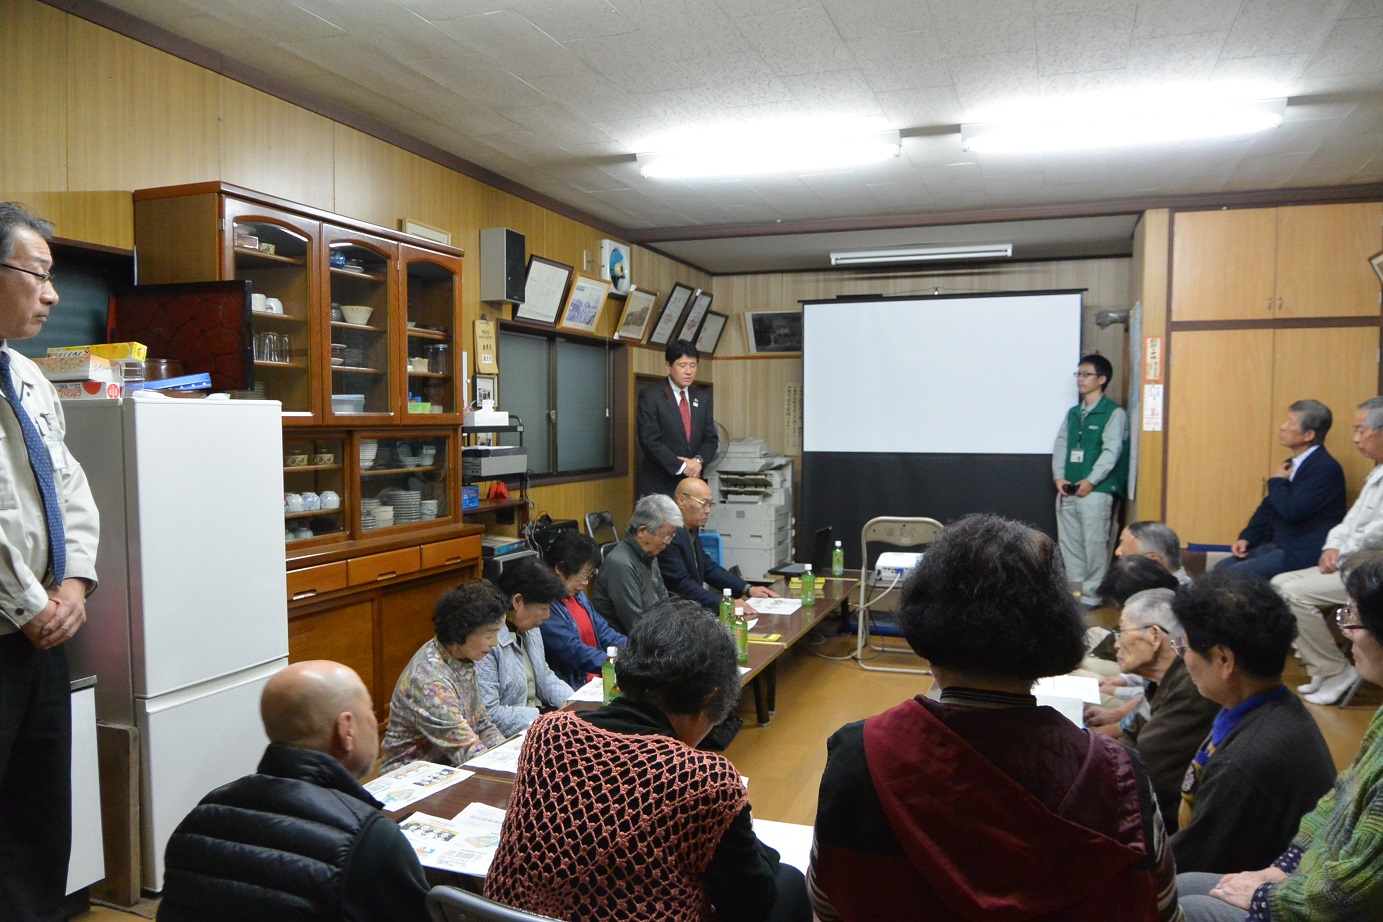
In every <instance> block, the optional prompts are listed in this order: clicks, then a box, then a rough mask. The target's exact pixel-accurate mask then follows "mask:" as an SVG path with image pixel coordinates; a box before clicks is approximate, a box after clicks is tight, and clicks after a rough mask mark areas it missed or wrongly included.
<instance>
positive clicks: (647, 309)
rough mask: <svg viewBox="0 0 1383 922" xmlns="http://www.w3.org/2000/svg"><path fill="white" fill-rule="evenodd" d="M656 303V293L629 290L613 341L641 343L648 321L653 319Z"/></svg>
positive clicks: (635, 289) (634, 289)
mask: <svg viewBox="0 0 1383 922" xmlns="http://www.w3.org/2000/svg"><path fill="white" fill-rule="evenodd" d="M657 302H658V292H656V291H640V290H639V289H637V288H632V289H630V291H629V296H628V297H627V298H625V299H624V313H623V314H621V315H620V318H619V329H618V330H616V331H615V339H626V340H629V341H631V342H636V343H641V342H643V338H644V334H645V333H646V332H647V331H648V321H649V320H650V319H652V317H653V305H654V304H656V303H657Z"/></svg>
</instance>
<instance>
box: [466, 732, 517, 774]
mask: <svg viewBox="0 0 1383 922" xmlns="http://www.w3.org/2000/svg"><path fill="white" fill-rule="evenodd" d="M523 737H524V734H522V733H520V734H519V735H518V736H516V737H514V738H513V739H511V740H505V741H504V742H503V743H501V744H500V745H498V746H496V747H495V748H494V749H487V750H485V751H484V752H482V753H481V754H480V755H478V756H476V757H475V758H473V759H471V760H470V761H469V762H465V763H463V764H464V765H465V766H466V768H470V769H477V768H488V769H489V770H490V771H492V772H507V773H509V774H511V775H512V774H514V773H516V772H517V771H518V770H519V750H521V749H522V748H523Z"/></svg>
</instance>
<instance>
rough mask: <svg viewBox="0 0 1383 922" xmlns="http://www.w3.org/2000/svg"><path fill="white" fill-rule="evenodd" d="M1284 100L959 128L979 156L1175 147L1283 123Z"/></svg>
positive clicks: (1167, 106)
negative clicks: (1183, 143) (1114, 148)
mask: <svg viewBox="0 0 1383 922" xmlns="http://www.w3.org/2000/svg"><path fill="white" fill-rule="evenodd" d="M1286 108H1287V100H1286V99H1285V98H1282V99H1260V100H1256V101H1254V102H1247V103H1245V102H1239V103H1226V102H1207V103H1193V102H1187V101H1185V100H1181V101H1175V102H1162V103H1158V104H1155V105H1143V106H1139V105H1135V104H1132V103H1130V104H1125V105H1121V106H1117V107H1116V106H1109V107H1105V108H1101V109H1094V110H1092V109H1089V108H1084V109H1081V110H1079V111H1078V110H1075V109H1072V110H1071V111H1068V112H1061V113H1046V114H1044V115H1037V116H1033V117H1030V118H1023V119H1019V120H1015V121H1009V122H988V123H976V124H970V125H961V126H960V141H961V146H962V147H963V148H965V149H966V150H968V151H975V152H977V153H985V154H990V153H1005V154H1008V153H1042V152H1044V151H1057V150H1099V149H1103V148H1109V147H1132V146H1138V145H1153V144H1175V143H1178V142H1181V141H1199V140H1207V139H1210V138H1228V137H1235V136H1239V135H1246V134H1254V133H1256V132H1259V131H1266V130H1268V129H1269V128H1276V127H1277V126H1278V125H1280V124H1282V118H1283V114H1284V112H1285V111H1286Z"/></svg>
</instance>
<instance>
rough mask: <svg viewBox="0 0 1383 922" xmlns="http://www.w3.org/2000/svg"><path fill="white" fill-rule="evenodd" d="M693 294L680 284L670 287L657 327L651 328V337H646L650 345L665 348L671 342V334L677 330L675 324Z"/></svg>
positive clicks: (680, 317)
mask: <svg viewBox="0 0 1383 922" xmlns="http://www.w3.org/2000/svg"><path fill="white" fill-rule="evenodd" d="M693 294H695V292H694V291H693V290H692V289H691V288H689V287H688V286H686V285H683V284H682V283H681V282H678V283H677V284H676V285H673V286H672V291H671V292H670V293H669V294H668V296H667V303H666V304H664V305H663V313H662V314H661V315H660V316H659V317H658V323H657V325H655V326H654V327H653V335H652V336H650V337H648V341H649V343H650V344H651V345H654V346H666V345H667V344H668V343H669V342H671V341H672V333H673V331H674V330H676V329H677V322H678V321H679V320H681V319H682V312H683V311H685V310H686V309H687V304H688V303H690V302H691V299H692V295H693Z"/></svg>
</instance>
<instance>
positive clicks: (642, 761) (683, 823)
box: [485, 601, 811, 922]
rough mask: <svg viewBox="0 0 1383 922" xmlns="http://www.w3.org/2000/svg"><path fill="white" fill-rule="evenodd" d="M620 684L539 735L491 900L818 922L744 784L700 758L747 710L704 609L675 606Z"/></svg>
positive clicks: (586, 916) (625, 914)
mask: <svg viewBox="0 0 1383 922" xmlns="http://www.w3.org/2000/svg"><path fill="white" fill-rule="evenodd" d="M615 673H616V676H617V677H618V680H619V689H620V697H618V698H616V699H615V700H614V701H612V702H611V703H610V704H608V705H606V706H605V707H603V708H600V709H598V710H594V711H587V712H584V713H580V714H574V713H565V712H558V713H554V714H545V715H543V716H541V717H539V718H538V719H537V720H536V721H534V722H533V725H532V726H531V727H529V729H528V735H527V736H526V737H525V739H524V746H523V753H522V755H521V756H520V759H519V770H518V777H517V779H516V780H515V782H514V793H513V796H512V797H511V798H510V801H509V809H508V811H507V812H506V813H505V817H504V828H503V831H502V833H501V837H500V844H499V849H498V852H497V853H496V854H495V859H494V862H493V864H491V866H490V873H489V875H488V876H487V877H486V879H485V895H486V896H488V897H489V898H491V899H493V900H498V901H499V902H502V903H506V904H508V905H510V906H516V907H518V908H520V909H526V910H528V911H529V912H537V913H542V914H544V915H548V916H552V917H554V918H558V919H569V920H573V922H606V920H621V919H630V920H632V919H657V920H660V922H663V920H666V922H700V920H705V919H708V918H711V913H712V911H714V913H715V918H716V919H717V920H718V922H741V920H743V922H749V920H775V922H776V920H784V922H786V920H803V922H805V920H806V919H809V918H810V917H811V911H810V907H809V906H808V904H807V896H806V886H805V882H804V880H803V878H802V875H801V873H800V872H798V871H797V870H796V869H795V868H792V867H790V866H789V865H784V864H780V863H779V860H778V853H777V852H775V851H774V850H773V849H771V848H769V847H768V846H766V845H764V844H763V843H762V842H760V841H759V840H758V838H757V837H756V836H755V835H754V828H753V820H752V817H751V816H750V813H749V797H748V794H747V792H746V791H745V788H744V784H743V782H742V781H741V780H740V775H739V772H738V771H736V770H735V766H734V765H732V764H730V762H729V760H727V759H726V758H725V757H724V756H720V755H716V754H714V753H710V752H702V751H699V750H697V749H696V745H697V743H699V742H701V740H702V739H703V738H704V737H705V736H706V734H707V733H708V732H710V729H711V728H712V727H713V726H715V725H716V724H718V723H720V722H721V721H722V720H724V719H725V717H726V715H728V714H729V713H730V711H731V710H732V709H733V708H734V706H735V702H736V700H737V699H738V698H739V691H740V683H739V670H738V668H737V660H736V655H735V644H734V642H733V641H732V640H731V639H730V635H729V634H728V633H727V632H726V631H725V629H724V628H723V627H721V625H720V624H719V623H718V622H717V621H716V620H715V619H714V618H712V617H709V616H707V614H706V613H705V612H704V611H703V610H702V609H701V606H700V605H698V604H697V603H695V602H687V601H670V602H663V603H661V604H658V605H655V606H654V607H653V608H651V609H650V610H649V611H648V612H647V613H646V614H645V616H644V617H643V618H642V619H640V620H639V622H638V623H637V624H636V625H634V629H633V631H632V632H630V634H629V642H628V644H627V645H626V646H625V648H624V650H623V651H622V652H621V653H620V655H619V657H618V658H616V660H615Z"/></svg>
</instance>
